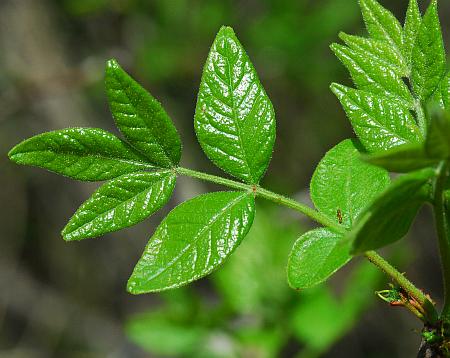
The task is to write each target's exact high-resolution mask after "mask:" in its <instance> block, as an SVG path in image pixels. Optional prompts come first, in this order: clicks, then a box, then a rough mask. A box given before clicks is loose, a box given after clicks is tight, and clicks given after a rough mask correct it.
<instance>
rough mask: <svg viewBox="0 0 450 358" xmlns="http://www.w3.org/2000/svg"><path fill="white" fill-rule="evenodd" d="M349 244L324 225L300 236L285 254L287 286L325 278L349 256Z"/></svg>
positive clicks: (309, 284)
mask: <svg viewBox="0 0 450 358" xmlns="http://www.w3.org/2000/svg"><path fill="white" fill-rule="evenodd" d="M350 244H351V243H350V242H348V241H344V240H342V235H340V234H337V233H334V232H333V231H331V230H329V229H325V228H320V229H316V230H312V231H309V232H307V233H306V234H303V235H302V236H300V238H299V239H298V240H297V241H296V242H295V244H294V247H293V248H292V251H291V253H290V255H289V261H288V267H287V276H288V283H289V285H290V286H291V287H292V288H294V289H303V288H309V287H312V286H315V285H317V284H319V283H321V282H323V281H325V280H326V279H327V278H328V277H329V276H331V275H332V274H333V273H335V272H336V271H337V270H338V269H339V268H341V267H342V266H344V265H345V264H346V263H347V262H348V261H349V260H350V259H351V256H350V254H349V252H350Z"/></svg>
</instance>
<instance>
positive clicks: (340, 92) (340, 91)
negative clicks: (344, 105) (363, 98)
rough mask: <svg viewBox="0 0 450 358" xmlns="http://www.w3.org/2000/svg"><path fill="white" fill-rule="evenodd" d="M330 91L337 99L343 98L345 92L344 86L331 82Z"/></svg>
mask: <svg viewBox="0 0 450 358" xmlns="http://www.w3.org/2000/svg"><path fill="white" fill-rule="evenodd" d="M330 89H331V92H333V93H334V94H335V95H336V97H338V98H341V97H343V96H344V95H345V92H346V88H345V86H344V85H341V84H339V83H336V82H333V83H332V84H331V85H330Z"/></svg>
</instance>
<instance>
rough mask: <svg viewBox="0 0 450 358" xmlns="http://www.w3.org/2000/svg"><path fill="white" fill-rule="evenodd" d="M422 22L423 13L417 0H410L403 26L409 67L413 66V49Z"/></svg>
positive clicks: (404, 47)
mask: <svg viewBox="0 0 450 358" xmlns="http://www.w3.org/2000/svg"><path fill="white" fill-rule="evenodd" d="M421 23H422V15H421V14H420V10H419V6H418V4H417V0H410V1H409V5H408V10H407V11H406V18H405V26H404V27H403V53H404V54H405V58H406V61H407V64H408V68H410V67H411V60H412V51H413V47H414V44H415V43H416V38H417V34H418V33H419V29H420V24H421Z"/></svg>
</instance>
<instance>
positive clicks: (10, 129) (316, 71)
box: [0, 0, 450, 358]
mask: <svg viewBox="0 0 450 358" xmlns="http://www.w3.org/2000/svg"><path fill="white" fill-rule="evenodd" d="M383 4H384V5H385V6H386V7H388V8H390V9H391V10H393V11H394V12H395V14H396V15H398V17H399V19H400V20H401V21H403V17H404V15H403V14H404V13H405V9H406V6H407V1H406V0H402V1H396V0H384V1H383ZM422 5H425V4H422ZM449 15H450V2H449V1H447V0H441V1H440V16H441V19H442V23H443V24H442V25H443V30H444V33H445V38H446V44H447V48H449V46H448V44H449V32H450V21H449V20H450V16H449ZM224 24H226V25H230V26H233V27H234V29H235V31H236V33H237V35H238V37H239V38H240V40H241V42H242V43H243V45H244V46H245V48H246V49H247V52H248V54H249V56H250V58H251V59H252V61H253V63H254V65H255V67H256V69H257V71H258V73H259V75H260V78H261V81H262V83H263V84H264V86H265V88H266V91H267V92H268V94H269V96H270V97H271V99H272V102H273V104H274V107H275V109H276V113H277V130H278V132H277V141H276V147H275V152H274V156H273V159H272V162H271V165H270V168H269V171H268V173H267V176H266V178H265V179H264V183H263V185H264V186H266V187H268V188H270V189H272V190H274V191H278V192H281V193H284V194H287V195H292V196H295V197H297V198H299V199H301V200H307V197H308V191H307V187H308V183H309V179H310V177H311V174H312V172H313V170H314V167H315V164H316V163H317V162H318V161H319V160H320V158H321V157H322V156H323V154H324V153H325V151H326V150H328V149H329V148H331V147H332V146H333V145H335V144H337V143H338V142H339V141H340V140H342V139H344V138H347V137H351V136H353V134H352V132H351V128H350V126H349V123H348V121H347V120H346V118H345V116H344V113H343V111H342V109H341V108H340V106H339V104H338V102H337V100H336V99H335V98H334V97H333V95H332V94H331V93H330V91H329V89H328V86H329V84H330V83H331V82H332V81H338V82H339V81H340V82H343V83H346V84H350V80H349V78H348V77H349V76H348V75H347V73H346V71H345V69H344V67H343V66H341V65H340V64H339V62H338V60H337V59H336V58H334V57H333V55H332V54H331V52H330V50H329V47H328V46H329V45H330V44H331V43H332V42H333V41H337V34H338V32H339V31H340V30H343V31H346V32H350V33H356V34H363V33H364V30H363V23H362V19H361V15H360V12H359V9H358V5H357V1H356V0H315V1H313V0H261V1H257V0H247V1H244V0H241V1H238V0H235V1H232V0H229V1H219V0H204V1H201V0H191V1H188V0H109V1H108V0H0V152H1V153H3V154H2V156H1V157H0V188H1V189H0V203H1V206H0V357H1V358H3V357H8V358H10V357H13V358H15V357H26V358H28V357H31V358H34V357H80V358H81V357H165V356H169V357H252V358H253V357H257V358H260V357H304V358H311V357H412V356H414V354H415V352H416V351H417V347H418V345H419V342H420V336H419V331H420V329H421V327H420V324H419V323H418V322H416V321H415V320H414V319H413V318H411V317H410V315H409V314H408V312H406V311H403V310H402V309H398V308H391V307H389V306H388V305H386V304H384V303H382V302H381V301H380V300H378V299H377V298H376V296H375V294H374V292H375V290H377V289H383V288H387V284H388V281H387V279H386V278H385V277H383V276H381V275H379V274H378V273H377V272H375V271H374V270H373V269H372V268H371V267H370V266H368V265H366V264H365V263H363V262H362V261H360V260H355V263H353V264H352V265H350V267H348V268H345V269H344V270H343V272H341V273H339V274H338V275H337V276H336V277H334V278H333V279H332V280H331V281H330V282H329V283H328V284H327V285H324V286H321V287H318V288H317V289H314V290H308V291H305V292H294V291H292V290H290V289H289V288H288V286H287V283H286V280H285V275H284V268H285V266H286V260H287V255H288V252H289V249H290V247H291V245H292V243H293V241H294V240H295V239H296V237H298V236H299V235H300V233H301V232H302V231H304V230H306V229H307V228H308V227H310V226H311V223H309V222H307V221H305V220H304V219H302V218H299V217H298V216H297V215H296V214H295V213H292V212H289V211H286V210H282V209H277V208H274V207H273V205H268V204H267V203H264V202H261V203H259V202H258V215H257V218H258V219H257V221H256V223H255V225H254V228H253V229H252V232H251V233H250V235H249V237H248V239H246V240H245V242H244V243H243V245H242V247H240V248H239V249H238V250H237V252H236V253H235V255H234V256H233V257H232V259H231V260H229V261H228V262H227V263H226V264H225V265H224V266H223V268H221V269H220V270H219V271H218V272H217V273H215V274H214V275H212V276H211V277H210V278H208V279H204V280H201V281H200V282H198V283H195V284H193V285H191V286H189V287H187V288H183V289H179V290H176V291H173V292H170V293H166V294H161V295H156V294H153V295H143V296H139V297H134V296H131V295H128V294H127V293H126V292H125V283H126V280H127V278H128V276H129V275H130V273H131V271H132V268H133V266H134V263H135V262H136V260H137V259H138V258H139V255H140V253H141V252H142V250H143V248H144V246H145V243H146V241H147V240H148V238H149V237H150V235H151V233H152V232H153V230H154V228H155V227H156V225H157V224H158V222H159V221H160V220H161V219H162V217H163V216H164V214H165V213H167V212H168V210H169V208H165V209H163V210H162V211H161V212H160V213H158V214H156V215H154V217H152V218H150V219H148V220H146V221H145V222H143V223H141V224H139V225H137V226H136V227H133V228H130V229H126V230H123V231H120V232H118V233H114V234H109V235H106V236H105V237H104V238H101V239H95V240H86V241H83V242H79V243H71V244H67V243H65V242H64V241H63V240H62V238H61V236H60V230H61V228H62V227H63V226H64V225H65V223H66V221H67V220H68V218H69V217H70V216H71V214H72V213H73V212H74V211H75V210H76V209H77V207H78V206H79V205H80V204H81V203H82V202H83V201H84V200H85V199H87V198H88V197H89V195H90V193H91V192H92V191H93V190H94V189H95V187H96V184H89V183H79V182H73V181H70V180H68V179H66V178H63V177H59V176H56V175H54V174H51V173H48V172H45V171H42V170H39V169H34V168H25V167H18V166H16V165H13V164H12V163H10V162H8V160H7V157H6V153H7V151H8V150H9V149H10V148H11V147H12V146H13V145H15V144H16V143H18V142H19V141H21V140H22V139H24V138H25V137H29V136H32V135H34V134H37V133H40V132H44V131H48V130H54V129H60V128H64V127H69V126H74V127H75V126H91V127H101V128H104V129H108V130H112V131H115V132H116V130H115V129H114V128H113V121H112V118H111V115H110V113H109V110H108V107H107V103H106V98H105V94H104V90H103V69H104V64H105V61H106V60H107V59H109V58H111V57H115V58H117V59H118V60H119V62H120V63H121V64H122V65H123V67H124V68H126V69H127V71H128V72H130V73H131V74H132V75H133V76H134V77H135V78H136V79H137V80H138V81H139V82H140V83H142V84H143V85H144V87H146V88H147V89H149V90H150V91H151V92H152V94H153V95H154V96H155V97H157V98H158V99H159V100H160V101H161V102H162V103H163V105H164V106H165V107H166V109H167V111H168V113H169V114H170V115H171V117H172V118H173V120H174V122H175V124H176V126H177V128H178V129H179V132H180V134H181V137H182V140H183V144H184V152H183V158H182V165H184V166H188V167H192V168H195V169H199V170H204V171H207V172H211V173H219V170H218V169H216V168H214V167H213V165H212V164H211V163H209V162H208V161H207V159H206V157H205V156H204V155H203V154H202V152H201V150H200V147H199V145H198V144H197V142H196V140H195V135H194V132H193V123H192V122H193V114H194V108H195V101H196V93H197V90H198V86H199V81H200V76H201V70H202V67H203V63H204V61H205V59H206V56H207V53H208V50H209V46H210V45H211V43H212V41H213V39H214V36H215V34H216V32H217V31H218V29H219V28H220V26H221V25H224ZM216 189H217V188H216V187H213V186H207V185H206V184H204V183H200V182H196V181H193V180H189V179H185V178H181V179H180V180H179V182H178V185H177V188H176V192H175V195H174V197H173V199H172V200H171V202H170V205H169V207H173V206H175V205H176V204H177V203H179V202H180V201H182V200H185V199H187V198H191V197H193V196H194V195H196V194H199V193H202V192H205V191H206V190H216ZM385 254H386V255H387V256H390V257H391V258H392V259H393V260H394V261H395V262H396V263H397V264H398V265H399V267H401V270H402V271H406V272H407V273H408V276H409V277H410V278H411V279H413V280H414V281H415V282H417V284H418V285H419V286H420V287H423V288H424V289H425V290H427V292H430V293H431V294H432V295H433V297H434V298H436V299H437V301H438V303H439V297H441V296H442V294H441V284H440V273H439V261H438V257H437V254H436V247H435V241H434V232H433V228H432V220H431V215H430V212H429V209H427V208H425V209H424V210H423V211H422V212H421V213H420V215H419V217H418V219H417V222H416V224H415V226H414V230H413V232H412V233H411V234H410V235H409V237H408V240H404V241H403V242H402V243H401V244H399V245H396V246H394V247H392V248H390V249H389V250H388V251H387V252H385Z"/></svg>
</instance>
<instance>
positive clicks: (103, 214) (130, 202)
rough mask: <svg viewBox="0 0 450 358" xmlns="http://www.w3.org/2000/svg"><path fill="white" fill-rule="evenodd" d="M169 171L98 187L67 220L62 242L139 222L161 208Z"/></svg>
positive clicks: (170, 184) (168, 190) (171, 181)
mask: <svg viewBox="0 0 450 358" xmlns="http://www.w3.org/2000/svg"><path fill="white" fill-rule="evenodd" d="M175 181H176V177H175V175H174V174H173V173H172V172H171V171H161V172H141V173H131V174H125V175H123V176H120V177H118V178H116V179H113V180H111V181H109V182H107V183H106V184H104V185H102V186H101V187H100V188H99V189H98V190H97V191H96V192H95V193H94V194H93V195H92V196H91V197H90V198H89V199H88V200H87V201H86V202H85V203H84V204H83V205H81V207H80V208H79V209H78V210H77V212H76V213H75V214H74V215H73V217H72V218H71V219H70V221H69V223H68V224H67V225H66V227H65V228H64V230H63V231H62V235H63V237H64V240H66V241H73V240H81V239H86V238H91V237H97V236H100V235H103V234H105V233H108V232H112V231H117V230H120V229H123V228H125V227H128V226H132V225H135V224H137V223H138V222H141V221H142V220H144V219H145V218H146V217H148V216H150V215H152V214H153V213H154V212H156V211H157V210H159V209H160V208H161V207H162V206H164V205H165V204H166V203H167V201H168V200H169V199H170V197H171V195H172V192H173V189H174V187H175Z"/></svg>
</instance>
